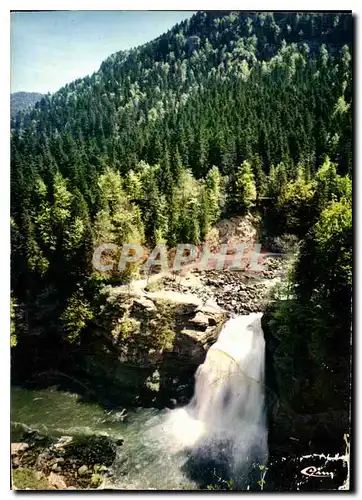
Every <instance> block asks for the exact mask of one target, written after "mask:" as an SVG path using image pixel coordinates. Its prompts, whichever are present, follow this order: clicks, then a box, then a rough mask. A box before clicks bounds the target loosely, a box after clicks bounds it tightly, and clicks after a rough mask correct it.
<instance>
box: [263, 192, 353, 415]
mask: <svg viewBox="0 0 362 500" xmlns="http://www.w3.org/2000/svg"><path fill="white" fill-rule="evenodd" d="M351 307H352V206H351V202H350V200H347V199H345V198H343V199H341V200H340V201H330V202H329V203H328V205H327V206H326V208H325V209H324V210H323V211H322V213H321V214H320V216H319V219H318V221H317V222H316V224H315V225H314V226H313V227H312V228H311V229H310V231H309V232H308V234H307V235H306V237H305V239H304V241H303V243H302V245H301V249H300V255H299V257H298V259H297V261H296V263H295V268H294V271H293V273H292V274H291V276H290V278H289V282H288V283H287V284H286V285H285V286H284V287H283V290H280V291H279V300H277V302H276V303H275V304H274V306H273V308H272V313H271V315H270V316H269V320H268V327H269V328H270V330H271V331H272V333H273V337H274V338H275V339H278V345H277V346H276V348H275V352H274V358H275V360H276V361H275V362H276V363H277V364H278V373H279V378H278V387H279V393H280V395H281V397H282V399H283V400H284V401H286V402H288V404H289V405H290V406H291V407H292V408H293V409H294V411H297V412H299V411H313V412H316V413H318V411H325V408H326V407H330V405H331V402H333V408H334V409H336V410H339V411H340V410H344V411H346V412H347V411H348V400H349V384H348V380H349V377H350V369H349V357H350V353H351V352H350V350H351V344H350V336H351ZM286 374H288V376H286Z"/></svg>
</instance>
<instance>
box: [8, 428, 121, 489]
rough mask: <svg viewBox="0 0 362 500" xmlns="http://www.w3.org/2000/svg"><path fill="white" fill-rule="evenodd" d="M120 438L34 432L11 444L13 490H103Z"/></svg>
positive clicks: (119, 444)
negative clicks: (55, 435)
mask: <svg viewBox="0 0 362 500" xmlns="http://www.w3.org/2000/svg"><path fill="white" fill-rule="evenodd" d="M122 444H123V439H117V440H112V439H111V438H110V437H108V436H106V435H91V436H79V437H72V436H62V437H60V438H58V439H54V438H50V437H47V436H43V435H41V434H39V433H37V432H35V431H30V432H27V433H25V434H24V436H23V438H22V442H20V443H12V445H11V461H12V483H13V488H14V489H40V490H79V489H99V488H102V484H103V481H104V480H105V478H106V477H107V475H108V474H109V467H110V466H111V465H112V463H113V461H114V459H115V457H116V453H117V448H118V447H120V446H122Z"/></svg>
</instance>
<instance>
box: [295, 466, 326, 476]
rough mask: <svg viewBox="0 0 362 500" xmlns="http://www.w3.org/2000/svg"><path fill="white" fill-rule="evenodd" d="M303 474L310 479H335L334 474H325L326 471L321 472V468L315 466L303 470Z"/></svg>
mask: <svg viewBox="0 0 362 500" xmlns="http://www.w3.org/2000/svg"><path fill="white" fill-rule="evenodd" d="M300 472H301V474H304V475H305V476H308V477H318V478H320V479H321V478H325V477H329V478H331V479H333V476H334V474H333V472H325V471H322V470H321V467H314V466H310V467H306V468H305V469H303V470H302V471H300Z"/></svg>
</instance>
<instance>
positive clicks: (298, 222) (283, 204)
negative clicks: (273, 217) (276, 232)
mask: <svg viewBox="0 0 362 500" xmlns="http://www.w3.org/2000/svg"><path fill="white" fill-rule="evenodd" d="M314 193H315V182H314V181H308V180H307V179H306V178H305V173H304V170H303V168H302V167H299V168H298V171H297V177H296V179H295V180H290V181H289V182H287V183H286V184H284V185H282V186H281V190H280V194H279V196H278V198H277V200H276V208H277V210H278V211H279V215H280V217H281V218H282V220H283V222H284V229H285V231H287V232H292V233H296V232H298V233H301V234H304V233H305V231H306V228H308V226H309V224H310V218H311V202H312V200H313V197H314Z"/></svg>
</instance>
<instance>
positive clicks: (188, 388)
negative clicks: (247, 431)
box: [81, 288, 228, 405]
mask: <svg viewBox="0 0 362 500" xmlns="http://www.w3.org/2000/svg"><path fill="white" fill-rule="evenodd" d="M150 295H151V294H144V293H143V292H139V291H136V292H134V293H125V291H124V289H121V290H114V289H112V288H107V289H105V290H104V293H103V303H102V305H101V314H99V315H98V316H97V321H96V322H95V324H94V327H93V328H92V332H91V335H90V336H89V337H87V338H86V339H85V340H84V341H83V345H82V346H81V349H82V352H83V353H84V352H87V356H86V357H84V356H83V360H84V361H83V370H85V371H86V372H87V376H88V377H94V379H97V381H98V384H100V383H101V384H102V386H103V387H104V389H103V391H108V390H109V389H110V388H111V387H114V393H117V392H118V394H120V396H118V400H120V399H121V400H122V402H124V404H135V403H137V404H141V403H142V404H143V405H145V404H147V401H148V402H149V404H152V405H155V404H156V405H157V403H159V404H162V405H164V404H167V405H172V404H175V403H174V402H175V401H176V402H183V401H186V399H187V397H189V396H190V395H191V394H192V390H193V381H194V373H195V371H196V369H197V367H198V366H199V365H200V364H201V363H202V362H203V361H204V359H205V356H206V352H207V350H208V348H209V347H210V346H211V345H212V344H213V343H214V342H215V341H216V340H217V338H218V335H219V333H220V330H221V328H222V326H223V324H224V323H225V321H226V319H227V317H228V314H227V313H226V312H225V311H223V310H222V309H221V308H220V307H218V306H217V305H202V303H201V301H200V300H199V299H197V300H192V298H191V299H190V300H183V301H178V300H176V301H173V300H172V298H173V295H171V296H170V297H169V296H168V295H167V293H166V294H162V295H161V297H162V299H161V298H157V299H156V298H154V297H153V298H152V299H151V298H150ZM177 297H178V294H176V299H177ZM186 297H187V296H186ZM170 299H171V300H170ZM183 299H185V296H183ZM100 381H101V382H100Z"/></svg>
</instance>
